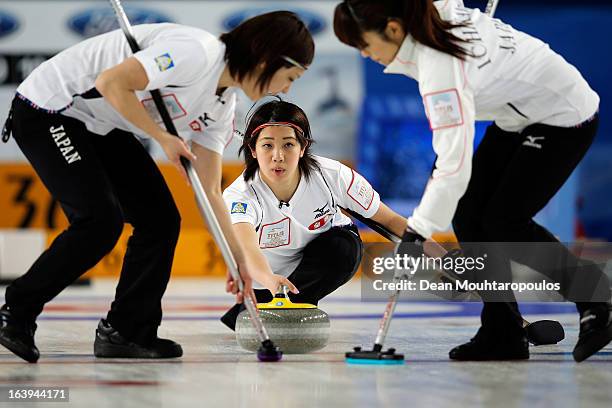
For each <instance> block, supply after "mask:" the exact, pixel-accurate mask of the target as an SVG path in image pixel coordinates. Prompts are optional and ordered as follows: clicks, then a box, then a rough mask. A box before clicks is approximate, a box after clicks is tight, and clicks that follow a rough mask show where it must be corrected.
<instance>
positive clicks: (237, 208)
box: [230, 202, 247, 214]
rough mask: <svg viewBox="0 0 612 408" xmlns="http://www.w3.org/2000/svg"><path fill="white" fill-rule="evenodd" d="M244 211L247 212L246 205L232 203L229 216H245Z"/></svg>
mask: <svg viewBox="0 0 612 408" xmlns="http://www.w3.org/2000/svg"><path fill="white" fill-rule="evenodd" d="M246 210H247V203H239V202H233V203H232V209H231V211H230V213H231V214H246Z"/></svg>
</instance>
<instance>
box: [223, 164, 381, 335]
mask: <svg viewBox="0 0 612 408" xmlns="http://www.w3.org/2000/svg"><path fill="white" fill-rule="evenodd" d="M315 159H316V162H317V163H318V167H319V169H318V170H316V171H312V172H311V174H310V177H309V178H307V177H306V176H305V175H304V174H302V176H301V179H300V182H299V184H298V187H297V190H296V191H295V193H294V194H293V196H292V197H291V200H289V202H283V201H279V199H278V198H277V197H276V196H275V195H274V193H273V192H272V190H271V189H270V187H268V185H267V184H266V183H265V182H264V181H263V180H262V179H261V176H260V174H259V171H257V172H256V173H255V175H254V177H253V179H251V180H249V181H245V180H244V178H243V177H242V176H241V177H239V178H238V179H236V180H235V181H234V182H233V183H232V184H231V185H230V186H229V187H227V189H226V190H225V191H224V193H223V197H224V199H225V202H226V204H227V207H228V209H229V211H230V217H231V220H232V223H234V224H236V223H248V224H251V225H252V226H253V228H254V229H255V231H256V232H257V236H258V240H259V241H258V242H259V248H260V249H261V251H262V252H263V254H264V256H265V257H266V259H267V260H268V262H269V264H270V267H271V269H272V272H273V273H275V274H278V275H282V276H285V277H287V278H288V279H289V280H290V281H291V282H292V283H293V284H294V285H295V286H296V287H297V288H298V289H299V291H300V293H299V294H297V295H294V294H290V297H291V299H292V300H294V301H297V302H303V303H311V304H317V303H318V301H319V300H321V299H322V298H323V297H325V296H326V295H328V294H329V293H331V292H333V291H334V290H336V289H337V288H338V287H340V286H341V285H343V284H344V283H346V282H348V281H349V280H350V278H351V277H352V276H353V275H354V273H355V272H356V270H357V267H358V266H359V263H360V261H361V253H362V244H361V240H360V238H359V235H358V232H357V228H356V227H355V226H354V225H353V224H352V223H351V220H350V219H349V218H348V217H347V216H346V215H344V214H343V213H342V212H341V211H340V208H348V209H350V210H353V211H355V212H357V213H359V214H361V215H362V216H364V217H366V218H371V217H372V216H374V214H375V213H376V212H377V211H378V208H379V206H380V196H379V195H378V193H377V192H376V191H375V190H374V189H373V188H372V186H371V185H370V184H369V183H368V181H367V180H366V179H365V178H363V177H362V176H361V175H360V174H358V173H357V172H355V171H354V170H352V169H350V168H349V167H347V166H345V165H343V164H342V163H340V162H338V161H335V160H331V159H327V158H324V157H320V156H315ZM256 296H257V300H258V301H260V302H265V301H269V300H271V294H270V292H269V291H267V290H263V289H260V290H256ZM239 310H240V309H239V307H238V306H236V307H235V308H234V309H233V310H230V312H228V314H227V315H226V316H225V317H224V319H222V320H223V321H224V322H225V323H226V324H228V326H230V327H232V328H233V321H235V316H236V315H237V312H238V311H239ZM231 315H233V316H234V317H233V319H230V318H228V317H229V316H231Z"/></svg>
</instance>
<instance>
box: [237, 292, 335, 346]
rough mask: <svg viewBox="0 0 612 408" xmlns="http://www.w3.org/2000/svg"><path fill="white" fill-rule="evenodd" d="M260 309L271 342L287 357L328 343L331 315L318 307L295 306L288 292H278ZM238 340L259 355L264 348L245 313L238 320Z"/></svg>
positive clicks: (301, 304) (258, 307)
mask: <svg viewBox="0 0 612 408" xmlns="http://www.w3.org/2000/svg"><path fill="white" fill-rule="evenodd" d="M257 309H258V310H259V316H260V317H261V320H262V322H263V324H264V326H265V328H266V330H267V331H268V335H269V336H270V340H272V341H273V342H274V344H275V345H276V346H278V347H280V349H281V350H282V352H283V353H285V354H305V353H310V352H313V351H316V350H320V349H322V348H323V347H325V346H326V345H327V342H328V341H329V333H330V323H329V316H328V315H327V313H325V312H324V311H323V310H321V309H318V308H317V307H316V306H315V305H311V304H308V303H293V302H291V300H289V297H288V296H287V295H286V294H285V293H278V294H276V296H275V297H274V299H272V301H271V302H269V303H263V304H258V305H257ZM236 340H237V341H238V344H239V345H240V346H241V347H242V348H244V349H247V350H249V351H254V352H256V351H257V349H258V348H259V346H260V345H261V342H260V340H259V339H258V337H257V333H256V332H255V329H254V328H253V325H252V324H251V318H250V316H249V314H248V313H247V311H246V310H244V311H242V312H241V313H240V314H239V315H238V319H237V320H236Z"/></svg>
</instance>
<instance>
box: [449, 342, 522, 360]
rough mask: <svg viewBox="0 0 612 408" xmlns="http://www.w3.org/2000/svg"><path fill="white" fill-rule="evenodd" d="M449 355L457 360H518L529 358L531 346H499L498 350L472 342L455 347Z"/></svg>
mask: <svg viewBox="0 0 612 408" xmlns="http://www.w3.org/2000/svg"><path fill="white" fill-rule="evenodd" d="M448 357H449V358H450V359H451V360H455V361H516V360H528V359H529V347H527V348H525V349H523V350H517V347H516V346H514V347H513V346H510V347H505V348H504V347H503V346H499V345H498V346H497V348H496V351H491V350H490V349H489V350H487V349H485V350H483V347H482V346H480V347H479V346H478V345H474V344H473V343H472V342H470V343H466V344H462V345H460V346H457V347H455V348H454V349H452V350H451V351H450V352H449V353H448Z"/></svg>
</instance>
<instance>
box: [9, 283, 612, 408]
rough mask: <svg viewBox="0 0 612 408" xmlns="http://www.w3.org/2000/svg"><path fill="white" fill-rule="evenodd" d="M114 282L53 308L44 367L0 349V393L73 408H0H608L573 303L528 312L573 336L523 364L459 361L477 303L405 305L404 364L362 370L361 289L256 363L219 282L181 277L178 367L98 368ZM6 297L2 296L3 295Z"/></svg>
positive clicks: (365, 309) (374, 309)
mask: <svg viewBox="0 0 612 408" xmlns="http://www.w3.org/2000/svg"><path fill="white" fill-rule="evenodd" d="M114 284H115V282H114V281H113V280H97V281H94V282H93V283H92V285H91V286H88V287H73V288H70V289H68V290H66V291H65V292H64V293H62V294H61V295H60V296H59V297H58V298H57V299H55V300H54V301H53V302H52V303H50V304H49V305H47V308H46V309H45V311H44V313H43V315H42V316H41V318H40V319H39V322H38V324H39V328H38V332H37V335H36V340H37V344H38V347H39V348H40V351H41V358H40V360H39V363H38V364H27V363H25V362H23V361H21V360H20V359H18V358H16V357H14V356H13V355H12V354H11V353H10V352H8V351H7V350H6V349H4V348H0V387H13V386H14V387H16V388H18V387H19V386H30V387H32V386H34V387H68V388H69V393H70V394H69V395H70V402H69V403H67V404H64V403H52V404H51V405H46V403H43V402H39V403H38V405H37V404H35V403H23V402H22V403H13V404H9V403H6V402H5V403H2V402H0V406H16V407H19V406H23V407H26V406H39V405H40V404H42V405H41V406H53V407H56V406H64V405H66V406H68V405H69V406H75V407H87V408H94V407H112V408H118V407H130V408H132V407H192V406H193V407H195V406H198V407H248V408H251V407H268V408H274V407H318V406H321V407H326V406H330V407H332V406H333V407H378V406H381V407H393V406H397V407H530V408H532V407H610V406H612V386H611V385H612V348H611V347H610V346H608V347H607V348H606V349H604V350H603V351H602V352H600V353H599V354H597V355H596V356H594V357H592V358H591V359H590V360H588V361H586V362H584V363H581V364H577V363H575V362H574V361H573V359H572V356H571V351H572V348H573V346H574V343H575V341H576V337H577V335H578V331H577V328H578V325H577V323H578V322H577V320H578V318H577V314H576V313H575V312H574V308H573V305H571V304H547V305H546V304H544V305H542V304H530V305H522V307H521V310H522V311H523V313H524V315H525V318H526V319H528V320H531V321H533V320H538V319H544V318H545V319H557V320H559V321H560V322H561V323H562V324H563V326H564V328H565V331H566V339H565V340H564V341H562V342H561V343H560V344H558V345H555V346H540V347H531V349H530V351H531V360H528V361H525V362H512V363H503V362H484V363H461V362H453V361H450V360H449V359H448V351H449V350H450V349H451V348H452V347H453V346H455V345H458V344H460V343H462V342H465V341H467V340H468V339H469V338H470V337H471V336H472V335H473V334H474V333H475V331H476V328H477V326H478V315H479V312H480V306H479V304H462V303H400V304H399V305H398V308H397V311H396V318H395V319H394V321H393V322H392V325H391V330H390V333H389V337H388V339H387V344H386V346H392V347H395V348H396V349H397V350H398V351H399V352H402V353H404V354H405V357H406V364H404V365H402V366H355V365H348V364H346V363H345V362H344V352H346V351H349V350H351V348H352V347H353V346H355V345H363V346H366V347H371V344H372V343H373V340H374V336H375V332H376V329H377V327H378V319H379V318H380V315H381V313H382V311H383V308H384V303H361V302H360V286H359V282H358V281H354V282H351V283H350V284H348V285H346V286H345V287H343V288H341V289H340V290H339V291H337V292H336V293H334V294H332V295H331V296H329V297H328V298H327V299H326V300H324V301H323V302H322V303H321V305H320V307H321V308H322V309H323V310H325V311H326V312H328V313H329V314H330V316H331V327H332V334H331V340H330V343H329V345H328V346H327V347H325V348H324V349H322V350H320V351H318V352H315V353H313V354H308V355H286V356H284V358H283V360H282V361H281V362H278V363H260V362H258V361H257V358H256V356H255V355H254V354H251V353H249V352H246V351H244V350H242V349H241V348H240V347H239V346H238V345H237V343H236V341H235V338H234V334H233V332H230V331H229V330H228V329H227V328H225V326H223V325H222V324H221V323H220V322H219V321H218V317H219V316H220V315H221V314H222V312H223V311H224V310H225V309H226V308H227V307H229V306H230V305H231V304H232V298H231V297H230V296H229V295H225V294H224V293H223V282H222V281H212V280H185V279H175V280H174V281H173V282H172V283H171V284H170V287H169V289H168V292H167V295H166V297H165V303H164V311H165V317H164V322H163V324H162V326H161V328H160V330H159V334H160V336H161V337H168V338H172V339H174V340H176V341H178V342H179V343H181V344H182V346H183V349H184V352H185V354H184V356H183V358H181V359H176V360H166V361H162V360H100V359H95V358H94V357H93V354H92V353H93V340H94V330H95V328H96V325H97V323H98V320H99V318H100V317H102V316H104V315H105V313H106V311H107V308H108V306H109V304H110V302H111V300H112V296H113V293H114ZM0 289H1V290H2V296H3V294H4V288H0Z"/></svg>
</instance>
